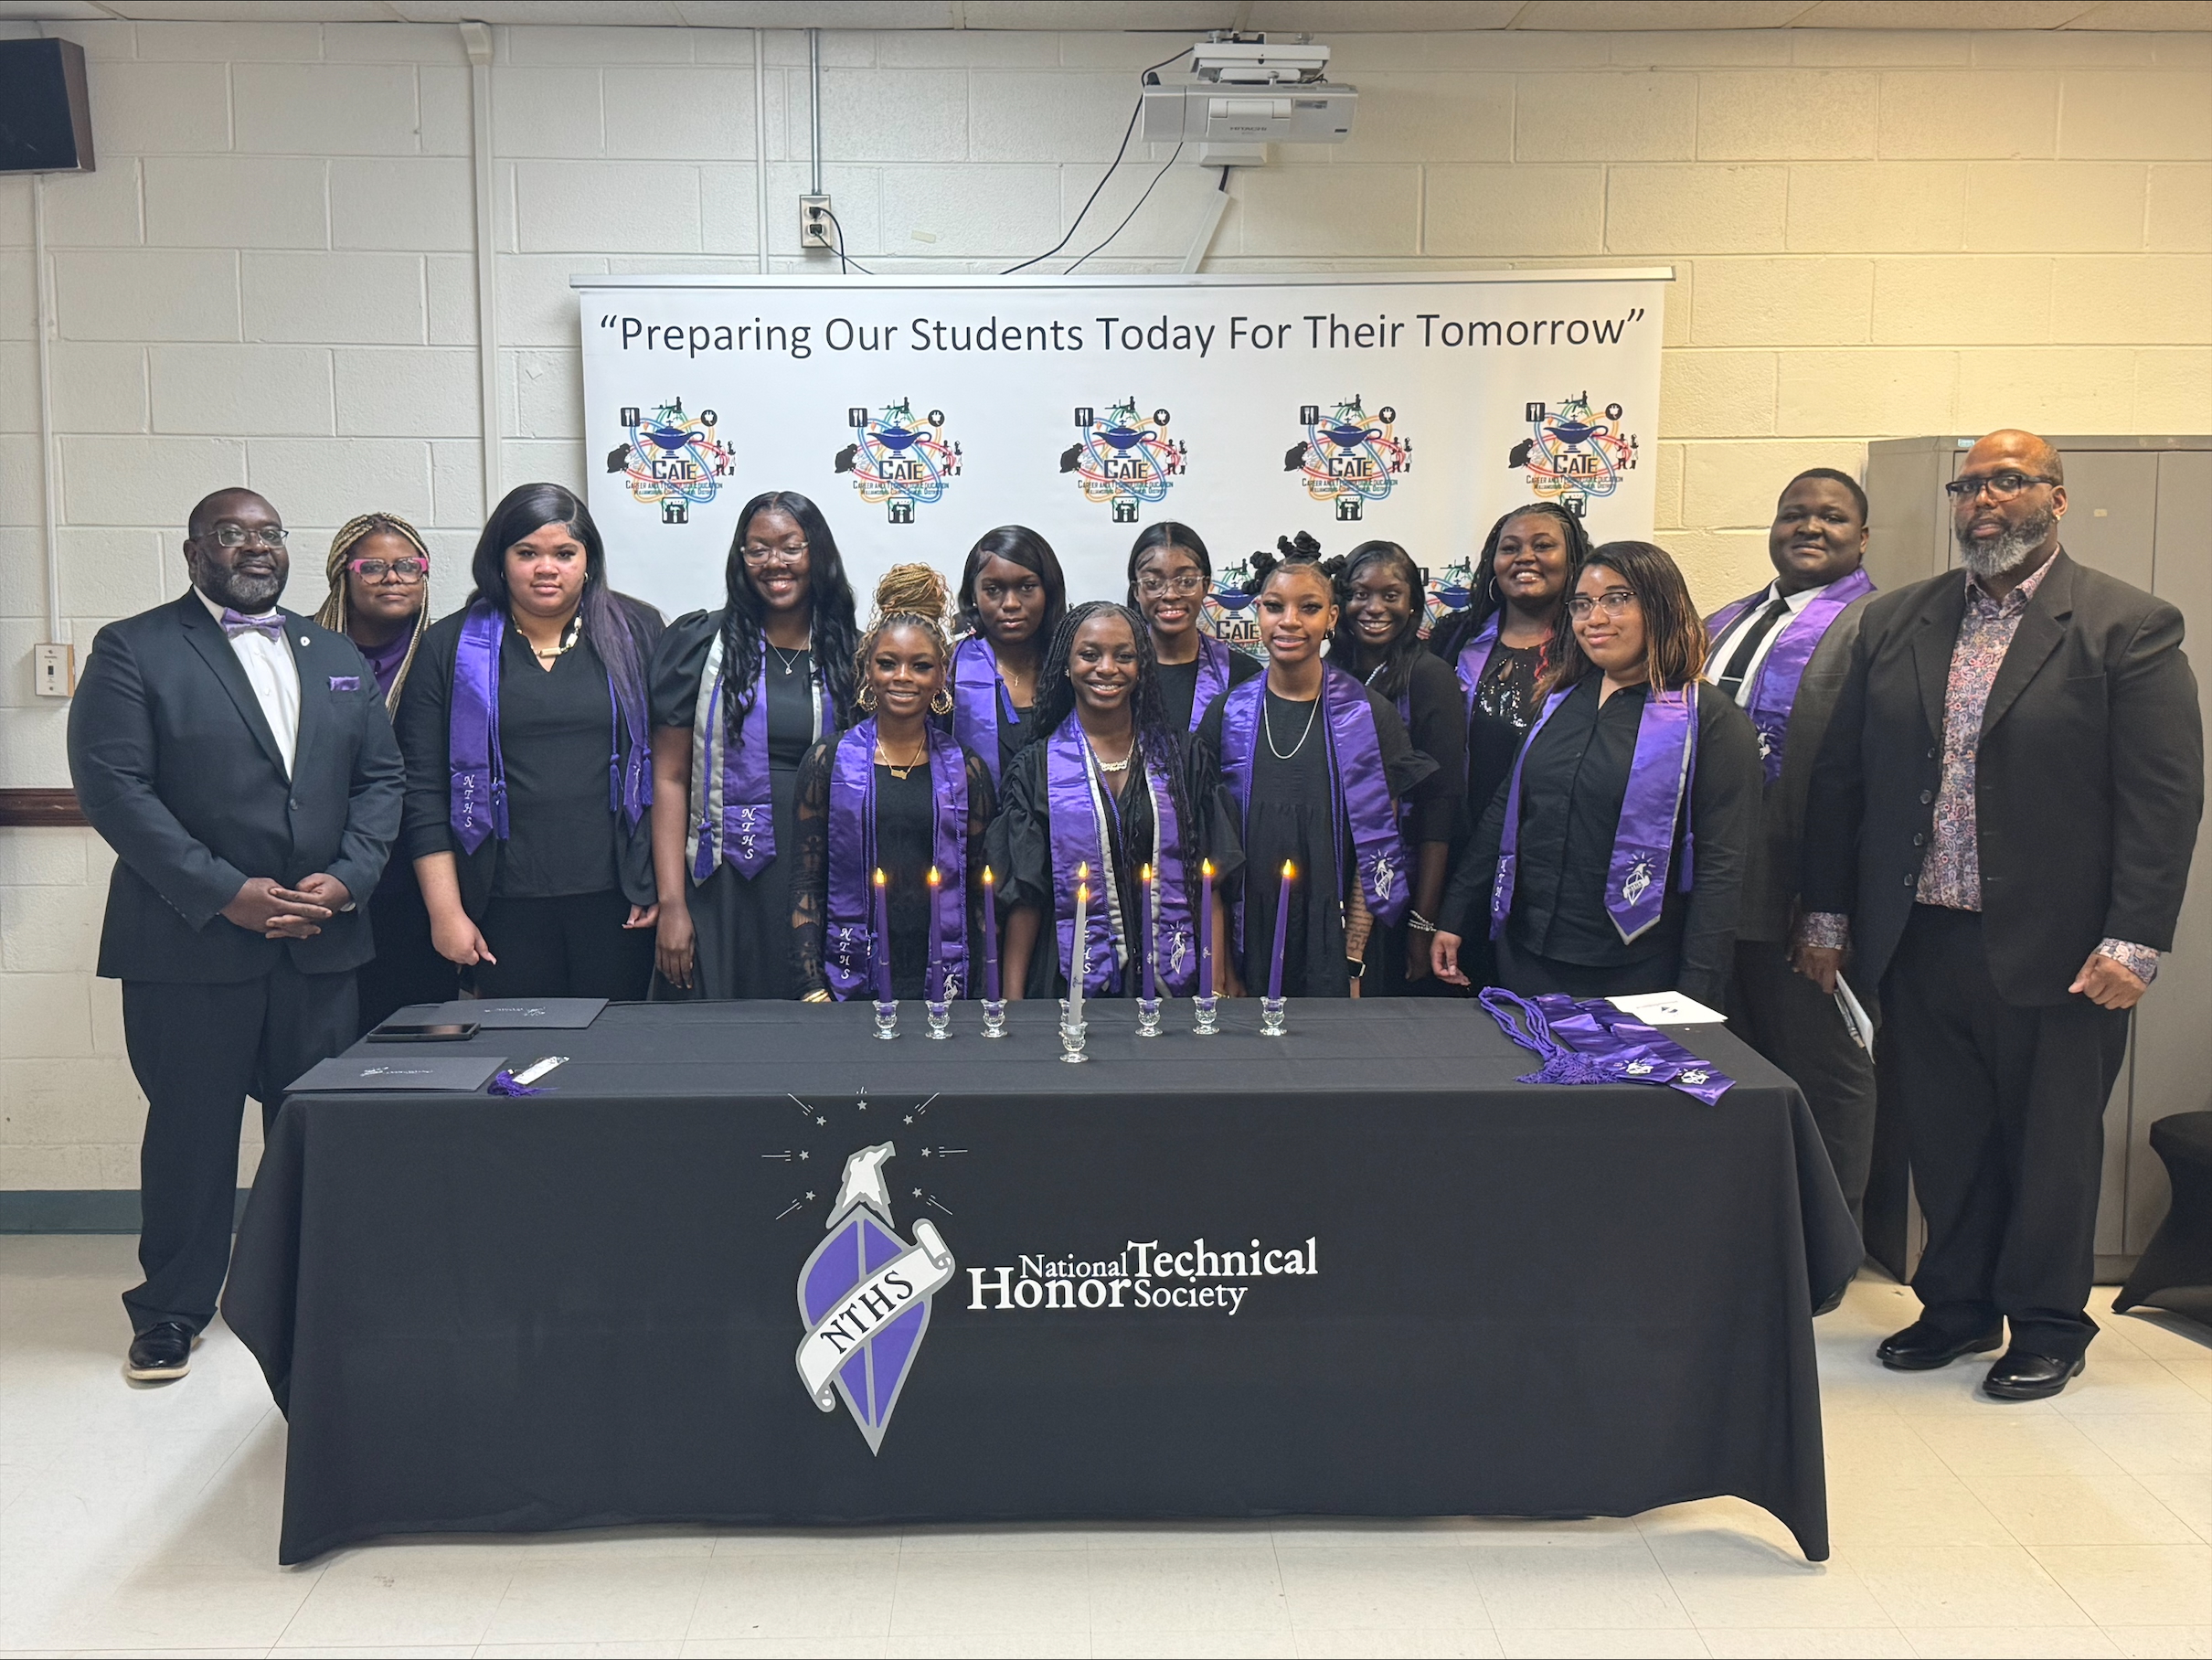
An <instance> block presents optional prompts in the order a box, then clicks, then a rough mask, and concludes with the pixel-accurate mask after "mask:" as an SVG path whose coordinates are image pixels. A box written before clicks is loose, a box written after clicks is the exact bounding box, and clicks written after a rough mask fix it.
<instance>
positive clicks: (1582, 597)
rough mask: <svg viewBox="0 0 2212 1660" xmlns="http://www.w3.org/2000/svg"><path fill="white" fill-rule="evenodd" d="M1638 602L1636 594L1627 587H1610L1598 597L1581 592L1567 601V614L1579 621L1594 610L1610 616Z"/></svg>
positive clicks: (1616, 615) (1615, 615) (1624, 611)
mask: <svg viewBox="0 0 2212 1660" xmlns="http://www.w3.org/2000/svg"><path fill="white" fill-rule="evenodd" d="M1635 603H1636V596H1635V595H1634V594H1632V593H1631V592H1629V591H1628V590H1627V589H1625V588H1609V589H1607V590H1606V591H1604V592H1603V593H1601V594H1600V595H1599V596H1598V597H1597V598H1596V599H1594V600H1593V599H1591V598H1590V596H1589V595H1588V594H1586V593H1579V594H1577V595H1575V596H1574V598H1573V599H1571V600H1569V601H1567V614H1568V615H1569V616H1570V617H1572V618H1573V619H1574V620H1575V621H1576V622H1580V621H1581V620H1582V619H1583V618H1584V617H1587V616H1588V615H1590V612H1593V611H1602V612H1604V613H1605V614H1606V615H1607V616H1609V617H1618V616H1621V615H1623V614H1624V613H1626V612H1628V611H1629V610H1630V609H1631V608H1632V607H1633V606H1634V605H1635Z"/></svg>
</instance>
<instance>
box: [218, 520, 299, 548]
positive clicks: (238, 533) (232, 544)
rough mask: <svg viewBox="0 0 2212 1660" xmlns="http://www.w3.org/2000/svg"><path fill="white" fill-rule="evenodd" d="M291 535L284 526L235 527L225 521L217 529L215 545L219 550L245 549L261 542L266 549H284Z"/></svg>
mask: <svg viewBox="0 0 2212 1660" xmlns="http://www.w3.org/2000/svg"><path fill="white" fill-rule="evenodd" d="M290 534H291V533H290V532H289V531H287V530H286V529H285V528H284V527H283V526H282V525H233V524H230V523H229V522H228V521H225V522H224V523H222V524H220V525H218V526H217V527H215V544H216V546H217V547H218V548H243V547H245V546H246V544H247V543H249V542H259V543H261V546H262V547H264V548H282V546H283V545H284V539H285V537H287V536H289V535H290Z"/></svg>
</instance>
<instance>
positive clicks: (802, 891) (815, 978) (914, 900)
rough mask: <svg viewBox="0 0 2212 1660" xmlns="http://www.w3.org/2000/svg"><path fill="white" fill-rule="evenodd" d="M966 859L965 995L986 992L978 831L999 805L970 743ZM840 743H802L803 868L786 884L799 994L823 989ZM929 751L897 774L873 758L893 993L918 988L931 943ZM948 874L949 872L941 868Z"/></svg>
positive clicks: (933, 820) (933, 816) (932, 791)
mask: <svg viewBox="0 0 2212 1660" xmlns="http://www.w3.org/2000/svg"><path fill="white" fill-rule="evenodd" d="M961 754H962V758H963V759H964V761H965V762H966V766H967V779H968V825H967V835H966V848H965V857H966V863H967V867H966V868H965V869H964V870H962V871H961V872H959V873H958V879H959V880H960V881H961V882H962V885H963V887H964V889H965V890H966V893H967V896H968V903H967V916H968V978H969V984H968V985H967V987H965V988H964V995H968V996H981V995H983V983H984V964H983V955H982V952H983V898H982V892H983V889H982V882H983V867H984V830H985V828H986V827H987V826H988V825H990V823H991V820H992V817H993V815H994V813H995V812H996V810H997V802H996V798H995V796H994V793H993V791H992V788H991V770H990V769H989V768H988V767H986V766H985V765H984V763H983V761H981V760H979V759H978V758H977V757H975V756H973V755H971V754H969V753H968V751H967V750H962V751H961ZM836 759H837V745H836V742H835V740H824V742H822V743H818V744H816V745H815V746H814V748H813V749H812V750H808V751H807V755H806V759H805V760H804V761H802V762H801V763H800V766H799V847H798V854H799V869H798V876H797V879H796V880H795V881H793V883H792V919H791V925H792V965H793V967H794V969H795V971H796V973H797V975H798V980H799V995H801V996H804V995H806V994H808V993H809V992H816V991H824V990H826V989H827V988H828V986H829V976H828V974H826V973H825V972H824V968H823V961H822V959H823V942H824V934H825V931H826V929H827V927H828V922H829V875H830V872H829V823H830V820H829V800H830V777H831V774H832V773H833V772H834V771H835V768H836ZM932 771H933V769H932V767H931V764H930V762H929V761H927V760H925V761H923V762H922V763H921V764H920V766H917V767H916V768H914V769H913V771H910V772H909V773H908V774H907V776H906V777H904V778H900V777H899V776H898V775H897V774H896V773H894V772H893V771H891V769H890V768H888V767H887V766H885V765H883V764H882V763H881V762H880V761H879V762H877V765H876V862H877V865H878V866H880V867H881V868H882V870H883V875H884V888H885V894H886V899H887V902H888V910H889V912H890V922H891V942H890V954H891V989H892V991H893V992H894V993H895V994H896V995H898V996H899V997H902V998H918V997H920V996H921V995H923V971H924V969H925V968H926V966H927V964H928V961H929V952H930V880H929V878H930V863H931V857H932V853H933V849H932V846H931V843H932V841H933V840H934V838H935V835H936V828H937V792H936V785H935V782H934V780H933V779H932V777H931V773H932ZM941 874H942V876H943V878H944V879H946V880H951V879H953V876H954V873H952V872H950V871H947V872H943V873H941Z"/></svg>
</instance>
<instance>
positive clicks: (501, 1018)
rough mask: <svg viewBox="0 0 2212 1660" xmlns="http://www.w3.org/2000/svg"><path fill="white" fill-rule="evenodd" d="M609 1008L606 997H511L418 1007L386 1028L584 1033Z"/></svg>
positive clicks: (401, 1013)
mask: <svg viewBox="0 0 2212 1660" xmlns="http://www.w3.org/2000/svg"><path fill="white" fill-rule="evenodd" d="M606 1006H607V1000H606V998H604V997H528V998H524V997H510V998H507V999H505V1001H503V1002H495V1001H494V1000H493V999H491V998H488V997H487V998H484V1000H482V1001H481V1002H479V1001H476V1000H473V999H471V998H465V997H463V998H457V999H456V1000H454V1001H453V1002H452V1003H416V1004H410V1005H409V1006H407V1007H406V1008H403V1009H401V1010H399V1012H398V1013H397V1014H395V1015H393V1016H392V1017H391V1019H390V1020H389V1021H388V1022H387V1023H386V1024H387V1025H397V1024H407V1025H419V1026H435V1025H439V1024H441V1023H446V1022H452V1021H464V1020H473V1021H474V1022H475V1023H476V1024H477V1026H478V1027H480V1028H482V1029H483V1030H484V1031H487V1032H504V1031H513V1030H520V1029H522V1028H524V1027H541V1028H543V1029H544V1030H547V1031H551V1032H576V1031H581V1030H582V1029H583V1028H584V1027H588V1026H590V1024H591V1023H592V1022H593V1021H594V1020H597V1019H598V1018H599V1012H600V1010H601V1009H603V1008H605V1007H606Z"/></svg>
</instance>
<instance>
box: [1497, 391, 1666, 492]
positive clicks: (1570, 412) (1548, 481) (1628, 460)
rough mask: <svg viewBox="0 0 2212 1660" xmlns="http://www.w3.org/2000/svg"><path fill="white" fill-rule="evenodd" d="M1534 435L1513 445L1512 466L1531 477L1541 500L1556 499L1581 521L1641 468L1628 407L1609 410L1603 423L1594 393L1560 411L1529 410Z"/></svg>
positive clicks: (1562, 402)
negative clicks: (1626, 429) (1626, 417)
mask: <svg viewBox="0 0 2212 1660" xmlns="http://www.w3.org/2000/svg"><path fill="white" fill-rule="evenodd" d="M1523 416H1524V419H1526V420H1527V422H1528V429H1529V435H1528V436H1527V437H1526V438H1524V439H1523V440H1521V442H1518V443H1516V444H1515V445H1514V446H1513V452H1512V453H1511V454H1510V455H1508V456H1507V457H1506V458H1505V464H1506V466H1508V467H1510V468H1513V469H1515V470H1516V471H1526V473H1527V474H1528V484H1529V488H1530V489H1531V490H1532V491H1533V492H1534V493H1535V494H1536V495H1537V497H1538V498H1539V499H1543V500H1548V501H1556V502H1558V504H1559V505H1561V506H1563V507H1565V508H1566V509H1567V510H1568V511H1569V513H1571V514H1573V515H1574V516H1576V517H1577V518H1579V517H1581V516H1582V515H1583V513H1584V512H1585V511H1586V510H1587V508H1588V506H1589V505H1590V502H1591V501H1593V500H1595V499H1597V498H1598V497H1601V496H1607V495H1611V494H1612V493H1613V492H1614V491H1616V490H1618V489H1619V488H1620V487H1621V480H1622V477H1623V475H1625V474H1628V473H1631V472H1632V471H1634V469H1635V465H1636V449H1637V444H1636V437H1635V434H1634V433H1632V432H1630V433H1623V432H1622V431H1621V416H1622V409H1621V406H1620V405H1619V404H1617V403H1609V404H1607V405H1606V406H1605V413H1604V417H1603V419H1600V418H1599V416H1598V413H1597V411H1596V410H1592V409H1591V408H1590V394H1589V393H1588V392H1582V393H1579V394H1577V395H1576V396H1575V397H1572V398H1567V399H1561V400H1560V402H1559V403H1558V406H1557V407H1556V408H1554V407H1552V406H1550V405H1548V404H1541V403H1531V404H1529V405H1528V406H1527V407H1526V410H1524V411H1523Z"/></svg>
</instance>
